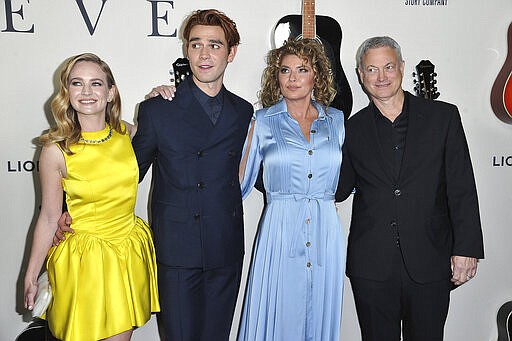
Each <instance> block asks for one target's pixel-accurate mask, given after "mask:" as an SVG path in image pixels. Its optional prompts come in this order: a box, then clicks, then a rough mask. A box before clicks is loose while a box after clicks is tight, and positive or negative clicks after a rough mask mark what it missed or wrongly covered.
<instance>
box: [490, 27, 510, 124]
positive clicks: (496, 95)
mask: <svg viewBox="0 0 512 341" xmlns="http://www.w3.org/2000/svg"><path fill="white" fill-rule="evenodd" d="M507 39H508V52H507V58H506V59H505V63H504V64H503V67H502V68H501V70H500V72H499V73H498V76H497V77H496V80H495V81H494V84H493V86H492V90H491V107H492V110H493V111H494V114H495V115H496V117H498V118H499V119H500V120H501V121H503V122H505V123H508V124H512V79H510V78H511V75H512V23H511V24H510V25H509V27H508V34H507Z"/></svg>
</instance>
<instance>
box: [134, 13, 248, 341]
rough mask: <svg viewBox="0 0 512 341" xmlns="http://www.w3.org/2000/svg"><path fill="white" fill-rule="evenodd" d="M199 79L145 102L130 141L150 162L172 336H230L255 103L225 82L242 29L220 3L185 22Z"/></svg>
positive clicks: (143, 166) (166, 326) (145, 163)
mask: <svg viewBox="0 0 512 341" xmlns="http://www.w3.org/2000/svg"><path fill="white" fill-rule="evenodd" d="M183 38H184V41H185V44H186V48H187V49H186V50H187V57H188V59H189V62H190V68H191V71H192V77H189V78H187V79H186V80H184V81H183V82H182V83H181V84H180V86H179V87H178V88H177V90H176V91H177V93H176V98H174V100H173V101H167V100H165V99H164V98H162V97H154V98H151V99H148V100H146V101H144V102H142V103H141V104H140V107H139V113H138V129H137V133H136V135H135V137H134V139H133V147H134V150H135V153H136V155H137V161H138V163H139V168H140V179H141V180H142V178H143V177H144V175H145V174H146V172H147V171H148V169H149V167H150V166H151V165H152V166H153V190H152V194H151V218H152V219H151V226H152V229H153V231H154V240H155V247H156V255H157V262H158V276H159V278H158V280H159V292H160V302H161V308H162V311H161V313H160V323H161V325H162V326H163V330H164V332H165V336H166V340H171V341H172V340H192V341H193V340H228V338H229V333H230V329H231V323H232V319H233V314H234V309H235V303H236V298H237V295H238V289H239V285H240V278H241V270H242V260H243V255H244V233H243V213H242V199H241V193H240V184H239V180H238V167H239V162H240V156H241V151H242V147H243V143H244V141H245V136H246V133H247V128H248V125H249V121H250V118H251V117H252V113H253V108H252V105H251V104H250V103H248V102H247V101H245V100H243V99H242V98H240V97H238V96H236V95H234V94H233V93H231V92H229V91H228V90H227V89H226V88H225V87H224V86H223V77H224V72H225V70H226V67H227V65H228V64H229V63H231V62H232V61H233V59H234V58H235V55H236V52H237V46H238V44H239V42H240V37H239V34H238V31H237V29H236V25H235V23H234V22H233V21H232V20H231V19H229V18H228V17H227V16H225V15H224V14H223V13H221V12H219V11H217V10H199V11H195V12H194V13H193V14H192V15H191V16H190V17H189V18H188V20H187V21H186V23H185V26H184V29H183Z"/></svg>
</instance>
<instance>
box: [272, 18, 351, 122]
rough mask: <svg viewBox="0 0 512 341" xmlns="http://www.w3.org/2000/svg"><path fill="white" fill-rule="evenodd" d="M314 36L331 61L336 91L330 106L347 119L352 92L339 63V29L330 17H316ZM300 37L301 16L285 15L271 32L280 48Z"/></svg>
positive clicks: (340, 33)
mask: <svg viewBox="0 0 512 341" xmlns="http://www.w3.org/2000/svg"><path fill="white" fill-rule="evenodd" d="M315 18H316V36H317V38H319V39H320V41H321V42H322V44H323V45H324V49H325V52H326V54H327V57H328V58H329V60H330V61H331V68H332V73H333V77H334V81H335V83H336V84H335V89H336V91H337V93H336V97H335V98H334V100H333V102H332V103H331V106H332V107H334V108H337V109H340V110H342V111H343V114H344V115H345V119H348V117H349V116H350V112H351V111H352V91H351V90H350V85H349V83H348V80H347V77H346V75H345V72H344V71H343V68H342V66H341V62H340V53H341V39H342V32H341V27H340V25H339V24H338V22H337V21H336V20H334V19H333V18H331V17H327V16H323V15H316V16H315ZM301 36H302V16H301V15H287V16H285V17H283V18H281V20H279V21H278V23H277V24H276V27H275V28H274V32H273V39H272V40H273V41H272V43H273V46H274V47H281V46H282V45H283V44H284V42H285V41H286V40H288V39H295V38H300V37H301Z"/></svg>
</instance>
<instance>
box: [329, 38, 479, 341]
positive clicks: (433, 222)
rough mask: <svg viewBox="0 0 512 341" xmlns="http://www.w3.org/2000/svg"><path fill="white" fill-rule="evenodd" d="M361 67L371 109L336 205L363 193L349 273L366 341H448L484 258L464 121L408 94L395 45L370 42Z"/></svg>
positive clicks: (352, 142)
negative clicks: (461, 293)
mask: <svg viewBox="0 0 512 341" xmlns="http://www.w3.org/2000/svg"><path fill="white" fill-rule="evenodd" d="M356 59H357V64H358V65H357V70H358V73H359V78H360V81H361V83H362V85H363V87H364V90H365V91H366V93H367V94H368V96H369V97H370V104H369V105H368V107H366V108H364V109H362V110H361V111H359V112H358V113H357V114H355V115H354V116H353V117H351V118H350V119H349V120H348V121H347V124H346V128H345V129H346V130H345V131H346V136H345V144H344V147H343V164H342V168H341V175H340V182H339V187H338V193H337V195H336V199H337V201H342V200H344V199H345V198H347V197H348V196H349V195H350V193H351V192H352V190H353V189H354V188H355V193H354V198H353V206H352V220H351V225H350V234H349V238H348V251H347V270H346V272H347V275H348V276H349V278H350V281H351V284H352V290H353V293H354V299H355V304H356V309H357V314H358V319H359V324H360V327H361V334H362V339H363V341H381V340H386V341H398V340H400V339H401V338H400V335H401V333H402V335H403V340H405V341H441V340H443V331H444V324H445V321H446V316H447V313H448V304H449V300H450V290H451V289H452V288H453V286H454V285H461V284H463V283H465V282H467V281H468V280H470V279H471V278H473V277H474V276H475V274H476V269H477V259H478V258H483V256H484V254H483V242H482V231H481V226H480V216H479V208H478V199H477V193H476V186H475V180H474V176H473V169H472V166H471V160H470V156H469V150H468V146H467V142H466V138H465V135H464V131H463V128H462V124H461V119H460V115H459V112H458V110H457V107H456V106H454V105H452V104H448V103H443V102H439V101H432V100H427V99H423V98H419V97H415V96H412V95H411V94H410V93H408V92H405V91H404V90H402V77H403V73H404V61H403V60H402V54H401V50H400V46H399V45H398V44H397V43H396V41H394V40H393V39H391V38H389V37H374V38H370V39H367V40H366V41H365V42H363V44H362V45H361V46H360V47H359V49H358V52H357V58H356Z"/></svg>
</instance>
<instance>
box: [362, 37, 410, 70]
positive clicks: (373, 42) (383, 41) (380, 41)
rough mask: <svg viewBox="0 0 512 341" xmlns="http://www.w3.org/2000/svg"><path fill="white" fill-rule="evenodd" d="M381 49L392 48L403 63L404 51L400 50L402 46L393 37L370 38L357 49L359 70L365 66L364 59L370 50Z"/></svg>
mask: <svg viewBox="0 0 512 341" xmlns="http://www.w3.org/2000/svg"><path fill="white" fill-rule="evenodd" d="M379 47H391V48H392V49H393V50H394V51H395V53H396V57H397V59H398V61H403V59H402V49H401V48H400V45H398V43H397V42H396V41H395V40H394V39H393V38H391V37H387V36H383V37H372V38H368V39H366V40H365V41H363V43H362V44H361V46H359V48H358V49H357V53H356V64H357V68H358V69H361V67H362V64H363V57H364V55H365V54H366V52H368V50H370V49H375V48H379Z"/></svg>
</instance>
